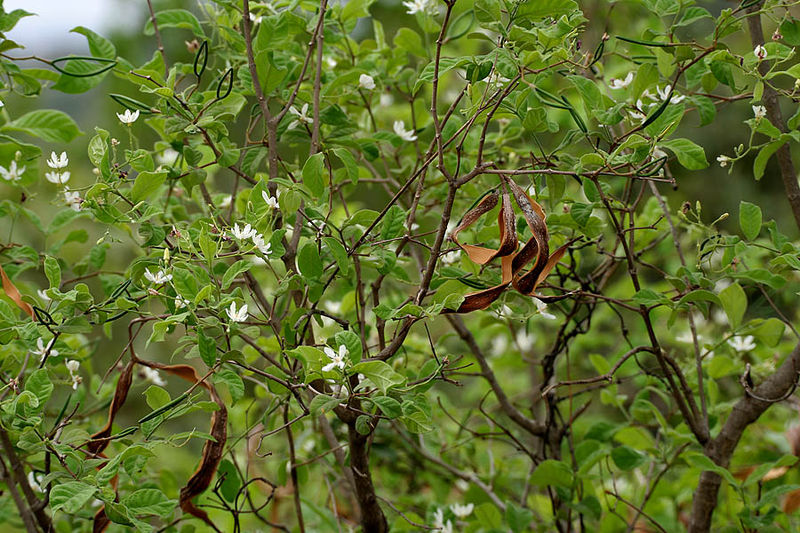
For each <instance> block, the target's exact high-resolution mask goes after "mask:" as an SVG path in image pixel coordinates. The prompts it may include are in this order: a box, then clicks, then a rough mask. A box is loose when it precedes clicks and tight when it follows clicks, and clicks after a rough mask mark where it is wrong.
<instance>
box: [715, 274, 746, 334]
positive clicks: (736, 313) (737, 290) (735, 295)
mask: <svg viewBox="0 0 800 533" xmlns="http://www.w3.org/2000/svg"><path fill="white" fill-rule="evenodd" d="M719 299H720V301H721V302H722V308H723V309H724V310H725V314H726V315H728V322H730V324H731V326H732V327H733V329H736V328H738V327H739V325H740V324H741V323H742V318H743V317H744V312H745V311H746V310H747V295H746V294H745V293H744V289H742V286H741V285H739V284H738V283H734V284H733V285H730V286H728V287H726V288H725V289H723V290H722V291H721V292H720V293H719Z"/></svg>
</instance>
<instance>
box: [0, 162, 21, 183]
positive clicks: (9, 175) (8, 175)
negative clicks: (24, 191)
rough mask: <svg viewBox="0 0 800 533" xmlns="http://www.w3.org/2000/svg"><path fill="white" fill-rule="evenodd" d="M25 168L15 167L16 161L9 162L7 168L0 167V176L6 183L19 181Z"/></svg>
mask: <svg viewBox="0 0 800 533" xmlns="http://www.w3.org/2000/svg"><path fill="white" fill-rule="evenodd" d="M25 168H26V167H17V162H16V161H11V163H9V165H8V168H6V167H4V166H0V176H2V178H3V179H4V180H6V181H19V180H20V179H21V178H22V174H23V173H24V172H25Z"/></svg>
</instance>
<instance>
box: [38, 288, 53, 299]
mask: <svg viewBox="0 0 800 533" xmlns="http://www.w3.org/2000/svg"><path fill="white" fill-rule="evenodd" d="M36 294H38V295H39V298H41V299H42V300H44V301H45V302H49V301H50V297H49V296H48V295H47V292H46V291H45V290H44V289H39V290H38V291H36Z"/></svg>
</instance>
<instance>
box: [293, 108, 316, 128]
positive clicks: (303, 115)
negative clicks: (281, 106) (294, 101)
mask: <svg viewBox="0 0 800 533" xmlns="http://www.w3.org/2000/svg"><path fill="white" fill-rule="evenodd" d="M289 112H290V113H291V114H293V115H294V116H296V117H297V118H296V119H295V120H293V121H291V122H290V123H289V128H288V129H290V130H291V129H293V128H295V127H297V126H299V125H300V124H313V123H314V119H313V118H311V117H309V116H308V104H303V107H301V108H300V111H298V110H297V108H296V107H295V106H292V107H290V108H289Z"/></svg>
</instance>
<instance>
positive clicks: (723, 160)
mask: <svg viewBox="0 0 800 533" xmlns="http://www.w3.org/2000/svg"><path fill="white" fill-rule="evenodd" d="M731 161H733V159H731V158H730V157H728V156H727V155H718V156H717V163H719V166H721V167H723V168H724V167H727V166H728V163H730V162H731Z"/></svg>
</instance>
